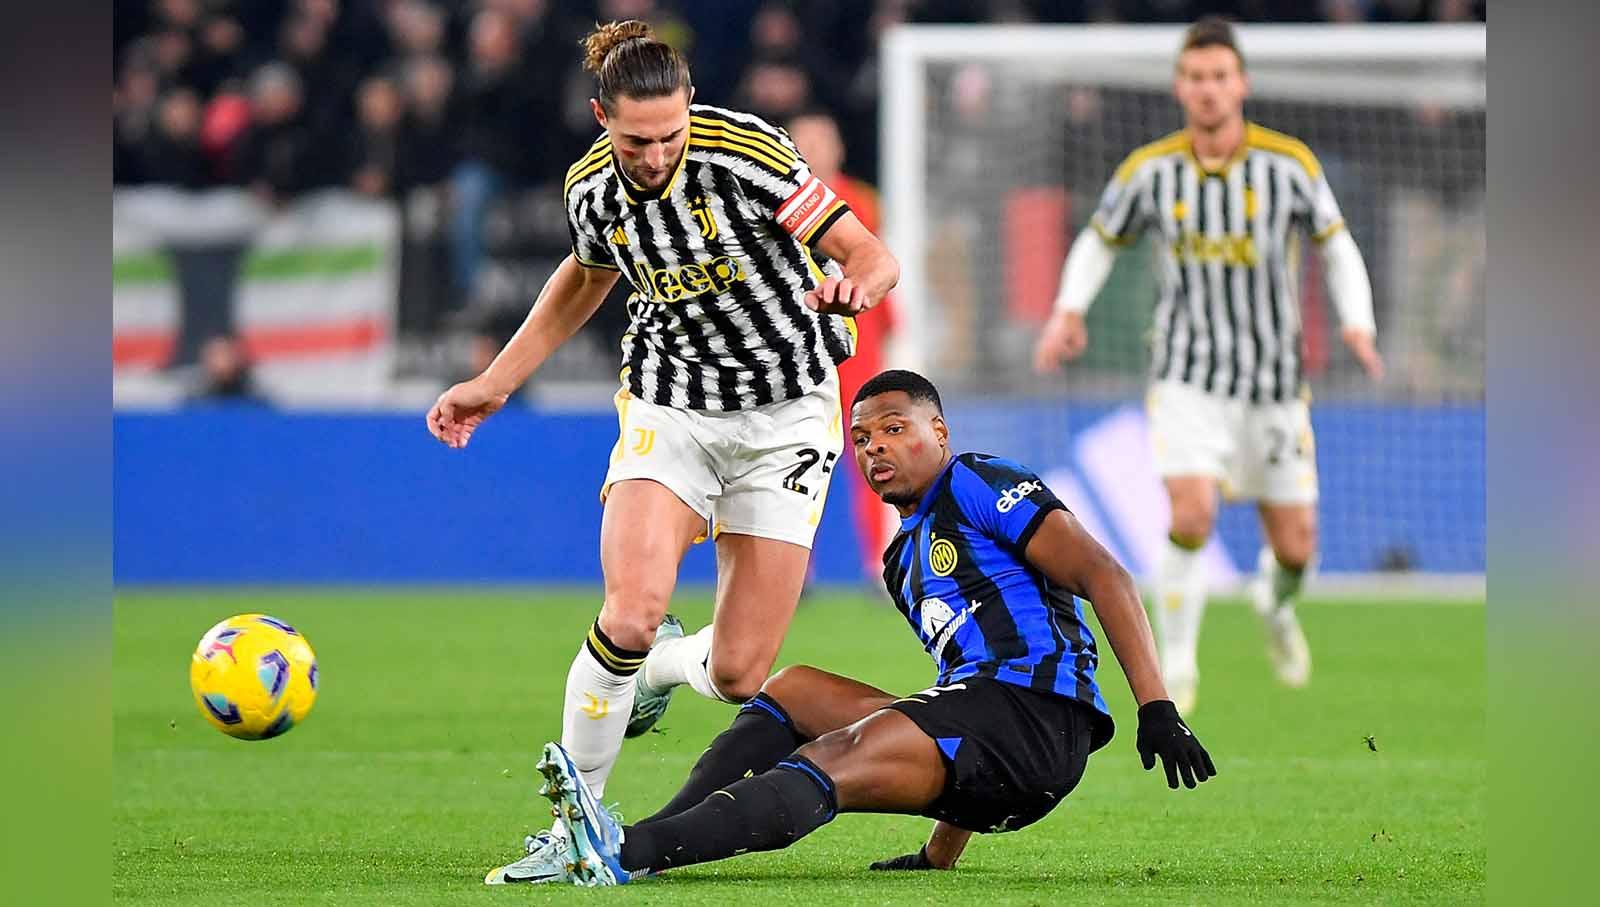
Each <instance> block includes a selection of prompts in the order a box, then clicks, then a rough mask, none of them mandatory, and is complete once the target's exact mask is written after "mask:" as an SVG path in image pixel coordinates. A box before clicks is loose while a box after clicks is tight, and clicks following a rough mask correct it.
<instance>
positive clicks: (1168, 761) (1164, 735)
mask: <svg viewBox="0 0 1600 907" xmlns="http://www.w3.org/2000/svg"><path fill="white" fill-rule="evenodd" d="M1138 748H1139V758H1140V759H1141V760H1142V761H1143V762H1144V770H1145V771H1149V770H1150V769H1153V768H1155V767H1156V757H1157V756H1160V757H1161V766H1162V767H1163V768H1165V769H1166V770H1167V786H1168V787H1170V788H1172V789H1173V790H1177V789H1178V777H1179V776H1180V775H1182V776H1183V786H1184V787H1188V788H1191V789H1192V788H1193V787H1194V786H1195V784H1196V783H1197V782H1200V781H1204V780H1206V779H1207V778H1210V777H1211V776H1213V775H1215V774H1216V773H1217V767H1216V766H1215V765H1212V764H1211V754H1210V753H1208V752H1206V748H1205V747H1203V746H1201V745H1200V740H1199V739H1198V738H1196V737H1195V735H1194V733H1193V732H1191V731H1190V730H1189V726H1188V725H1186V724H1184V723H1183V719H1182V718H1181V717H1179V715H1178V707H1177V706H1175V705H1173V704H1172V700H1170V699H1157V700H1154V701H1152V702H1147V703H1145V704H1144V705H1142V706H1139V741H1138Z"/></svg>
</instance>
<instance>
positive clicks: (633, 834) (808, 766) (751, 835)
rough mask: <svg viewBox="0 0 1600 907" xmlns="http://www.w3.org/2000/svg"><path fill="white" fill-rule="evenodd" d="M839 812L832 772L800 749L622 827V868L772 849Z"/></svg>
mask: <svg viewBox="0 0 1600 907" xmlns="http://www.w3.org/2000/svg"><path fill="white" fill-rule="evenodd" d="M838 811H839V802H838V796H837V794H836V792H835V789H834V784H833V779H832V778H829V777H828V775H827V773H826V772H824V771H822V769H820V768H818V767H817V766H816V765H815V764H814V763H812V762H811V760H809V759H807V758H805V757H804V756H798V755H793V756H789V757H787V758H785V759H784V760H783V761H781V762H779V763H778V764H777V765H776V766H774V767H773V768H772V769H771V770H769V771H767V772H764V773H762V774H759V775H756V776H755V777H753V778H744V779H742V780H739V781H735V782H734V783H733V784H730V785H728V786H727V787H725V788H719V789H718V790H716V791H714V792H712V794H711V795H710V796H708V797H706V798H705V799H704V800H702V801H700V803H698V804H696V805H695V806H693V807H691V808H689V809H687V810H685V811H684V812H681V813H679V814H677V815H675V816H671V817H669V818H666V819H660V820H652V821H647V822H641V823H639V824H638V825H630V826H628V827H627V828H626V829H625V831H624V836H623V840H622V854H621V857H622V860H621V862H622V868H624V869H627V870H629V871H638V870H642V869H649V870H652V871H654V872H660V871H662V870H665V869H671V868H673V867H675V866H692V865H694V864H696V863H708V862H710V861H712V860H722V859H726V858H727V857H731V856H735V855H737V854H741V853H746V852H755V851H763V850H778V849H779V848H783V847H788V846H789V845H790V844H793V843H794V842H795V841H798V840H800V839H801V838H803V837H805V836H806V835H808V834H810V833H811V832H813V831H816V830H817V829H818V828H821V827H822V826H823V825H825V824H827V823H828V822H829V821H831V820H832V819H833V817H834V815H835V814H836V813H837V812H838Z"/></svg>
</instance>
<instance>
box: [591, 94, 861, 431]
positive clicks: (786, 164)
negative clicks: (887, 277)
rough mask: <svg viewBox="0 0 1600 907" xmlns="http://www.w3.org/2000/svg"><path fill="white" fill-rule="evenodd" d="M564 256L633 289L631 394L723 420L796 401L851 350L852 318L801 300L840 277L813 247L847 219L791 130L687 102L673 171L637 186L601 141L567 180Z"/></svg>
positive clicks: (628, 354) (628, 341)
mask: <svg viewBox="0 0 1600 907" xmlns="http://www.w3.org/2000/svg"><path fill="white" fill-rule="evenodd" d="M565 194H566V204H567V225H568V227H569V228H570V230H571V233H572V253H573V256H574V257H575V258H576V259H577V260H578V262H579V263H580V264H582V265H584V266H586V267H592V268H610V269H615V270H620V271H621V272H622V275H623V277H624V278H626V279H627V280H628V281H629V283H631V284H632V286H633V290H634V293H633V295H632V296H630V297H629V300H628V306H629V315H630V318H631V325H630V327H629V329H628V333H627V335H626V336H625V337H624V338H623V358H624V372H623V375H624V380H625V381H626V382H627V385H628V390H629V392H630V393H632V394H633V395H634V396H635V397H637V398H639V399H643V400H648V401H650V402H652V403H655V404H658V405H661V406H672V407H676V408H680V409H700V410H721V411H731V410H740V409H749V408H751V407H756V406H763V405H765V404H768V403H774V402H777V401H781V400H792V399H795V398H796V397H800V396H803V395H805V394H807V393H809V392H811V391H812V390H813V389H815V388H816V387H817V386H818V385H821V384H822V383H823V382H824V381H825V380H827V378H828V376H829V375H830V374H831V373H832V371H833V367H834V366H835V365H837V364H838V363H840V362H843V361H844V360H845V359H848V358H849V357H850V355H851V354H852V353H853V352H854V351H855V324H854V321H853V319H848V318H842V317H839V316H834V315H819V314H817V313H815V312H813V311H811V310H810V309H808V308H806V306H805V305H804V303H802V301H801V299H802V297H803V296H804V295H805V293H806V291H807V290H810V289H811V288H813V287H815V286H816V285H817V284H818V283H820V282H821V281H822V279H823V275H825V274H827V275H832V276H841V275H842V272H841V271H840V269H839V266H838V264H837V263H835V262H832V261H830V260H828V259H827V257H826V256H824V255H822V254H821V253H820V252H819V251H817V250H816V249H815V243H816V242H817V240H819V239H820V238H821V237H822V235H823V234H824V233H826V232H827V230H828V228H830V227H832V226H833V225H834V224H835V223H836V222H837V221H838V220H839V218H841V217H843V216H844V215H845V213H846V212H848V211H849V208H848V207H847V206H846V205H845V203H844V202H843V200H841V199H839V198H838V196H836V195H835V194H834V193H833V191H832V190H831V189H829V188H828V187H827V186H826V185H824V184H823V183H822V181H821V180H819V179H817V178H816V177H815V176H813V175H812V174H811V170H810V168H809V167H807V166H806V163H805V161H804V160H803V159H802V158H801V157H800V152H799V151H798V149H796V148H795V146H794V143H793V142H792V141H790V139H789V136H788V134H787V133H785V132H783V131H782V130H780V129H777V128H774V127H773V126H771V125H769V124H767V123H766V122H764V121H762V120H761V119H759V118H757V117H755V116H752V115H749V114H742V113H736V112H734V111H730V110H724V109H722V108H718V107H710V106H706V105H700V104H695V105H691V106H690V108H689V137H688V141H687V144H686V145H685V147H684V153H683V157H682V158H681V160H680V161H679V165H678V169H677V171H675V172H674V173H673V175H672V177H671V179H670V180H669V182H668V183H667V184H666V185H665V186H664V187H663V188H662V189H661V190H659V191H646V190H643V189H640V188H639V187H638V186H636V185H634V184H633V182H632V180H629V179H628V178H627V177H626V176H624V175H623V174H622V173H621V172H620V170H619V168H618V167H617V166H616V164H615V161H614V158H613V154H612V151H611V147H610V144H609V143H608V141H607V140H606V137H605V136H603V135H602V136H601V137H600V139H599V140H597V141H596V142H595V143H594V145H593V146H591V148H590V149H589V152H588V153H587V154H586V155H585V156H584V157H583V158H582V159H580V160H579V161H578V162H577V163H576V164H574V165H573V166H572V168H571V169H569V170H568V171H567V179H566V193H565Z"/></svg>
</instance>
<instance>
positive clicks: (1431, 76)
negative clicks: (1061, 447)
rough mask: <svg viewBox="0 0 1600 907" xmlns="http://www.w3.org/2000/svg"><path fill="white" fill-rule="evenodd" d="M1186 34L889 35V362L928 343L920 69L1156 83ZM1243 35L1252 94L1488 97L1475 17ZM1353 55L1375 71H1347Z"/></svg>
mask: <svg viewBox="0 0 1600 907" xmlns="http://www.w3.org/2000/svg"><path fill="white" fill-rule="evenodd" d="M1183 31H1184V26H1181V25H902V26H897V27H895V28H893V29H891V30H890V31H889V32H888V33H887V34H886V35H885V37H884V42H883V48H882V59H883V69H882V74H881V82H880V86H879V88H880V97H879V102H880V103H879V118H878V125H879V135H880V139H879V146H880V148H881V151H880V154H879V163H880V168H879V173H880V182H881V183H882V184H883V185H882V189H883V206H884V240H885V242H886V243H887V244H888V246H889V248H890V249H891V250H892V251H893V252H894V253H895V256H896V257H897V258H898V259H899V261H900V284H899V288H898V289H897V291H896V293H895V298H896V300H897V301H898V313H899V315H900V322H901V324H900V329H899V330H898V332H897V336H896V339H895V340H894V341H893V342H892V343H891V344H890V349H889V361H890V362H891V363H893V364H895V365H897V366H901V367H904V368H913V369H915V368H920V367H922V366H923V365H924V362H923V352H922V351H924V350H926V349H927V337H928V334H927V327H926V325H927V319H926V312H925V310H924V305H925V301H926V300H927V298H928V294H927V288H928V278H927V274H926V273H925V270H926V262H927V255H926V252H927V234H926V231H925V226H926V224H927V221H928V217H927V198H926V195H925V193H924V187H923V185H922V183H921V180H922V176H923V174H924V173H925V172H926V163H927V161H926V149H927V141H926V139H927V136H926V127H927V121H926V119H925V114H926V111H927V106H926V103H927V97H926V91H925V85H926V78H925V77H926V72H925V70H926V67H927V66H928V65H929V64H930V63H961V62H1017V61H1027V62H1029V64H1030V65H1031V64H1032V63H1033V61H1040V65H1041V68H1043V69H1044V70H1047V71H1048V72H1049V73H1050V74H1052V75H1054V74H1061V73H1070V74H1077V75H1082V76H1084V77H1088V78H1093V79H1097V80H1100V81H1103V82H1110V83H1116V84H1119V85H1124V86H1136V87H1153V88H1159V87H1162V86H1165V85H1169V84H1170V82H1171V73H1172V65H1173V59H1174V58H1175V57H1176V55H1177V51H1178V47H1179V45H1180V44H1181V43H1182V39H1183ZM1238 37H1239V44H1240V49H1241V50H1242V51H1243V53H1244V56H1245V59H1246V60H1247V61H1249V65H1250V67H1251V70H1252V75H1251V81H1252V84H1253V89H1254V93H1255V94H1257V95H1263V96H1270V97H1297V96H1299V97H1310V98H1316V99H1321V100H1339V99H1345V100H1365V101H1369V102H1374V101H1376V102H1387V103H1395V104H1409V103H1415V102H1418V101H1423V100H1426V101H1431V102H1434V103H1440V104H1445V105H1450V106H1475V107H1482V106H1484V105H1485V103H1486V101H1487V94H1488V92H1487V76H1486V68H1487V67H1486V60H1487V56H1488V28H1487V26H1486V25H1484V24H1482V23H1465V24H1438V25H1241V26H1239V27H1238ZM1046 61H1048V62H1046ZM1351 61H1368V62H1374V63H1380V64H1382V66H1381V68H1375V69H1374V70H1373V71H1370V72H1362V71H1353V70H1351V69H1350V67H1349V64H1350V62H1351ZM1286 64H1287V65H1292V66H1293V67H1294V70H1286V69H1285V65H1286ZM1330 65H1332V66H1337V67H1339V68H1338V70H1337V78H1336V79H1330V78H1329V75H1330V73H1329V69H1328V68H1329V67H1330Z"/></svg>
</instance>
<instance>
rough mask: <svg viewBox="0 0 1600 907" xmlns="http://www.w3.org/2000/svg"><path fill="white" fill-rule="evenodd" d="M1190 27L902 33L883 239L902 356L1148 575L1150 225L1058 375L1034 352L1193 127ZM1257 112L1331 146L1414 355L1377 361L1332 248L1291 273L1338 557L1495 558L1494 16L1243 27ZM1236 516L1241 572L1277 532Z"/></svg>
mask: <svg viewBox="0 0 1600 907" xmlns="http://www.w3.org/2000/svg"><path fill="white" fill-rule="evenodd" d="M1181 37H1182V29H1181V28H1175V27H1166V26H1152V27H1138V26H1135V27H1113V26H1091V27H1071V26H910V27H902V28H898V29H896V30H894V31H892V32H890V33H889V34H888V36H887V37H886V40H885V44H884V48H883V81H882V110H883V114H882V132H883V137H882V147H883V149H884V150H883V155H882V160H881V164H882V166H881V171H882V182H883V190H884V203H885V212H886V221H885V224H886V230H885V233H886V237H885V238H886V239H887V241H888V242H889V244H890V247H891V248H892V249H893V250H894V251H895V253H896V255H897V256H898V257H899V259H900V263H901V268H902V277H901V282H900V289H899V290H898V291H897V296H896V301H897V303H898V306H899V310H900V323H901V325H902V328H901V330H900V332H899V334H898V335H897V336H896V337H895V338H894V339H893V341H892V343H891V345H890V350H891V361H894V362H896V363H898V364H901V365H904V366H907V367H914V368H918V369H921V370H923V371H924V372H925V373H926V374H928V376H929V377H930V378H932V379H933V380H934V381H935V383H937V384H938V385H939V386H940V388H941V390H942V391H943V393H944V394H945V395H946V396H947V397H949V398H950V402H951V409H952V410H953V414H952V423H953V431H954V432H955V433H956V443H957V446H958V448H966V449H984V450H989V451H991V452H995V453H1001V454H1004V455H1007V456H1011V457H1013V458H1016V459H1019V460H1022V461H1024V462H1028V463H1030V464H1031V465H1034V466H1035V467H1036V468H1039V469H1040V470H1041V471H1045V472H1047V473H1048V474H1049V475H1050V476H1051V479H1052V482H1053V484H1054V485H1056V486H1059V487H1058V493H1061V494H1063V497H1064V498H1067V499H1069V504H1070V505H1071V506H1073V508H1074V511H1075V512H1076V513H1078V515H1079V516H1080V518H1083V519H1084V520H1085V522H1086V523H1089V524H1090V525H1091V528H1093V529H1094V530H1095V531H1096V532H1097V534H1099V535H1100V536H1101V537H1102V538H1104V539H1106V540H1107V541H1108V542H1109V543H1110V544H1111V545H1112V547H1113V548H1115V549H1116V550H1117V551H1118V553H1119V554H1120V555H1122V557H1123V558H1124V559H1125V561H1126V562H1128V563H1129V564H1130V566H1132V567H1133V568H1134V569H1135V570H1136V572H1141V573H1144V574H1146V575H1148V574H1149V572H1150V571H1151V570H1152V569H1153V567H1154V558H1155V556H1156V553H1157V552H1158V551H1159V548H1160V542H1161V538H1162V536H1163V535H1164V533H1165V526H1166V521H1167V506H1166V502H1165V498H1164V495H1163V493H1162V492H1161V489H1160V486H1159V483H1158V482H1157V481H1156V480H1155V478H1154V474H1153V467H1152V466H1151V465H1150V462H1149V453H1148V450H1147V448H1146V446H1145V435H1144V431H1145V429H1144V416H1143V407H1142V398H1143V395H1144V391H1145V387H1146V385H1147V380H1148V379H1147V375H1148V371H1149V361H1150V360H1149V355H1150V354H1149V349H1148V341H1149V332H1150V316H1151V310H1152V308H1153V307H1154V303H1155V296H1156V286H1155V271H1154V269H1153V267H1152V260H1151V257H1152V255H1153V254H1154V250H1153V248H1152V243H1153V240H1151V239H1149V238H1146V239H1145V240H1143V241H1142V242H1141V243H1140V244H1139V245H1137V246H1135V247H1133V248H1131V249H1129V250H1127V251H1125V252H1124V253H1123V254H1122V255H1120V256H1119V259H1118V262H1117V266H1116V268H1115V270H1114V271H1113V273H1112V276H1111V279H1110V280H1109V282H1108V283H1107V285H1106V287H1105V289H1104V290H1103V291H1102V293H1101V294H1100V296H1099V297H1098V299H1097V300H1096V302H1095V305H1094V307H1093V308H1092V309H1091V311H1090V313H1089V316H1088V327H1089V348H1088V350H1087V351H1086V352H1085V354H1084V355H1083V356H1081V357H1080V358H1079V359H1077V360H1076V361H1074V362H1072V363H1070V364H1069V365H1068V366H1067V367H1066V369H1065V370H1063V371H1062V372H1061V373H1059V374H1054V375H1050V376H1039V375H1036V374H1034V372H1033V370H1032V365H1031V362H1032V356H1031V351H1032V346H1033V342H1034V340H1035V338H1036V337H1037V335H1038V332H1039V329H1040V327H1041V326H1042V324H1043V322H1044V320H1045V318H1046V317H1047V316H1048V314H1049V311H1050V308H1051V304H1052V302H1053V300H1054V297H1055V293H1056V289H1057V282H1058V278H1059V274H1060V268H1061V264H1062V261H1063V260H1064V257H1065V255H1066V251H1067V248H1068V246H1069V245H1070V243H1071V241H1072V238H1073V237H1074V235H1075V234H1076V231H1077V230H1079V229H1081V228H1083V227H1084V226H1085V225H1086V224H1087V222H1088V219H1089V216H1090V214H1091V213H1092V212H1093V210H1094V205H1095V202H1096V200H1097V198H1098V196H1099V194H1100V192H1101V190H1102V189H1103V188H1104V186H1105V184H1106V181H1107V180H1108V179H1109V177H1110V176H1111V173H1112V171H1113V170H1114V169H1115V168H1116V166H1117V164H1118V163H1119V162H1120V161H1121V159H1122V158H1123V157H1124V156H1125V155H1126V154H1127V153H1128V152H1129V151H1131V150H1132V149H1134V148H1136V147H1138V146H1139V145H1142V144H1145V143H1146V142H1149V141H1152V140H1153V139H1155V138H1158V137H1160V136H1162V135H1164V134H1166V133H1168V132H1171V131H1172V130H1174V129H1178V128H1181V126H1182V116H1181V111H1180V110H1179V109H1178V106H1177V104H1176V102H1175V101H1174V100H1173V98H1172V96H1171V76H1172V68H1173V62H1174V58H1175V56H1176V53H1177V48H1178V45H1179V43H1180V41H1181ZM1239 40H1240V43H1241V49H1242V51H1243V53H1244V56H1245V59H1246V62H1247V64H1248V68H1249V73H1250V78H1251V84H1252V94H1251V97H1250V100H1249V101H1248V102H1247V104H1246V111H1245V112H1246V116H1247V117H1248V118H1249V119H1250V120H1252V121H1254V122H1258V123H1261V124H1262V125H1264V126H1267V127H1270V128H1272V129H1276V130H1279V131H1281V132H1287V133H1289V134H1291V135H1293V136H1296V137H1298V138H1300V139H1302V140H1304V141H1305V142H1306V143H1307V144H1309V145H1310V146H1311V148H1312V150H1313V151H1314V152H1315V153H1316V154H1317V156H1318V158H1319V160H1320V161H1321V162H1322V165H1323V167H1324V169H1325V171H1326V172H1327V174H1328V179H1329V182H1330V183H1331V184H1332V186H1333V189H1334V192H1335V194H1336V195H1337V196H1338V199H1339V202H1340V204H1341V206H1342V208H1343V211H1344V214H1345V219H1346V222H1347V223H1348V225H1349V228H1350V230H1351V233H1352V235H1353V236H1354V237H1355V240H1356V242H1357V244H1358V245H1359V246H1360V247H1361V249H1362V252H1363V254H1364V255H1365V257H1366V261H1367V266H1368V270H1369V272H1370V274H1371V277H1372V284H1373V296H1374V307H1375V314H1376V317H1377V322H1378V326H1379V347H1380V350H1381V351H1382V353H1383V355H1384V356H1385V358H1386V360H1387V364H1388V366H1389V370H1390V374H1389V377H1388V378H1387V380H1385V381H1384V382H1383V383H1382V384H1381V385H1373V384H1372V383H1371V382H1370V381H1368V380H1367V379H1366V377H1365V376H1364V374H1363V373H1362V372H1361V370H1360V368H1359V366H1358V365H1357V364H1356V362H1355V361H1354V359H1353V358H1352V357H1351V356H1350V355H1349V353H1348V351H1347V350H1345V348H1344V346H1343V344H1342V342H1341V341H1340V339H1339V323H1338V319H1337V315H1336V313H1335V312H1334V311H1333V308H1332V306H1331V304H1330V301H1329V300H1328V297H1327V292H1326V289H1325V284H1324V282H1323V275H1322V269H1321V264H1320V262H1319V261H1318V259H1317V257H1316V254H1315V251H1314V248H1313V247H1312V244H1311V243H1309V242H1307V243H1304V248H1305V250H1306V251H1305V254H1304V255H1303V256H1302V259H1301V265H1300V267H1299V268H1298V269H1297V274H1296V277H1295V280H1296V285H1297V286H1298V288H1299V293H1298V295H1299V301H1300V307H1301V322H1302V325H1303V334H1304V341H1303V346H1302V350H1301V354H1302V361H1303V363H1304V369H1305V375H1306V378H1307V380H1308V383H1309V385H1310V386H1311V388H1312V391H1313V393H1314V395H1315V402H1314V405H1313V410H1312V412H1313V422H1314V425H1315V428H1316V432H1317V448H1316V454H1317V460H1318V465H1319V471H1320V479H1321V491H1322V499H1321V501H1320V502H1319V513H1320V517H1321V523H1322V545H1321V549H1322V555H1321V558H1322V560H1321V572H1322V574H1323V576H1324V577H1325V579H1328V580H1333V579H1335V578H1336V577H1338V576H1340V575H1345V576H1348V575H1351V574H1361V575H1368V576H1370V575H1387V576H1393V577H1399V576H1410V577H1417V576H1419V575H1424V576H1430V577H1440V576H1449V575H1455V576H1458V577H1459V576H1465V577H1469V578H1470V577H1474V576H1481V574H1482V571H1483V569H1484V511H1483V487H1484V486H1483V481H1484V442H1483V430H1484V417H1483V400H1484V384H1483V380H1484V379H1483V364H1484V346H1485V328H1484V321H1485V319H1484V309H1485V303H1486V300H1485V287H1484V268H1485V258H1486V250H1485V238H1484V232H1485V231H1484V202H1485V199H1484V170H1485V166H1484V154H1485V150H1484V122H1485V96H1486V90H1485V45H1486V33H1485V29H1484V27H1483V26H1481V25H1467V26H1456V25H1448V26H1445V25H1439V26H1370V27H1368V26H1338V27H1333V26H1253V27H1251V26H1245V27H1241V28H1240V29H1239ZM1255 524H1256V518H1255V515H1254V513H1253V512H1252V511H1251V510H1250V509H1248V508H1240V507H1235V508H1225V510H1224V514H1223V516H1222V517H1221V519H1220V521H1219V525H1218V529H1219V532H1218V538H1217V539H1216V540H1215V541H1214V545H1213V547H1212V549H1211V550H1210V551H1209V552H1208V555H1207V556H1208V558H1209V559H1210V561H1211V566H1212V574H1213V577H1214V579H1215V580H1216V581H1217V582H1218V583H1219V584H1226V583H1228V582H1229V581H1232V580H1235V579H1237V578H1238V577H1239V576H1240V575H1241V574H1242V573H1244V572H1248V571H1249V570H1250V569H1251V568H1252V567H1253V565H1254V562H1255V553H1256V551H1257V549H1258V547H1259V545H1260V538H1259V535H1258V533H1257V529H1256V525H1255Z"/></svg>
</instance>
